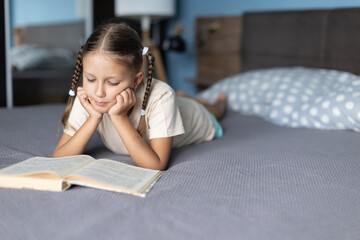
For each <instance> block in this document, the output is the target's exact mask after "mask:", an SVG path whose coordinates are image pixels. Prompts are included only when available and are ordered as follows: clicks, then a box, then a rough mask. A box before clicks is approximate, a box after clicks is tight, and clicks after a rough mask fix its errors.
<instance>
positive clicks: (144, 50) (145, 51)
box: [142, 47, 149, 55]
mask: <svg viewBox="0 0 360 240" xmlns="http://www.w3.org/2000/svg"><path fill="white" fill-rule="evenodd" d="M148 51H149V48H148V47H144V48H143V50H142V55H146V54H147V52H148Z"/></svg>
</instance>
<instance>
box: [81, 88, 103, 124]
mask: <svg viewBox="0 0 360 240" xmlns="http://www.w3.org/2000/svg"><path fill="white" fill-rule="evenodd" d="M76 95H77V97H78V98H79V100H80V103H81V105H82V106H83V107H84V108H85V110H86V112H87V113H88V114H89V115H90V117H93V118H95V119H101V118H102V115H103V114H102V113H99V112H97V111H96V110H95V109H94V108H93V106H92V105H91V103H90V100H89V98H88V96H87V94H86V93H85V91H84V88H83V87H78V88H77V94H76Z"/></svg>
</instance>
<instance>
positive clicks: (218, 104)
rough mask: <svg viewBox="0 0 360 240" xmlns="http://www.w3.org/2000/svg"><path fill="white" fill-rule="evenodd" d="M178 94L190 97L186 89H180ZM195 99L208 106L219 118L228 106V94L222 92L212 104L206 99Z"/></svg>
mask: <svg viewBox="0 0 360 240" xmlns="http://www.w3.org/2000/svg"><path fill="white" fill-rule="evenodd" d="M176 96H179V97H190V96H189V95H187V94H186V93H185V92H184V91H178V92H177V93H176ZM195 100H196V101H198V102H199V103H201V104H202V105H204V107H206V108H207V109H208V110H209V111H210V112H211V113H212V114H214V116H215V118H216V119H217V120H219V119H220V118H221V117H222V116H223V115H224V113H225V110H226V107H227V95H226V94H225V93H220V94H219V95H218V97H217V98H216V100H215V102H214V103H213V104H210V103H209V102H207V101H205V100H204V99H198V98H196V99H195Z"/></svg>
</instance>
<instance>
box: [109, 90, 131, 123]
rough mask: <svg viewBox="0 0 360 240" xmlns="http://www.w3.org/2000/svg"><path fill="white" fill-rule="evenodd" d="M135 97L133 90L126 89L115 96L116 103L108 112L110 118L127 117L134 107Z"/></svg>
mask: <svg viewBox="0 0 360 240" xmlns="http://www.w3.org/2000/svg"><path fill="white" fill-rule="evenodd" d="M135 103H136V95H135V92H134V90H132V89H130V88H127V89H125V90H124V91H122V92H121V93H120V94H118V95H117V96H116V103H115V105H114V106H112V107H111V108H110V110H109V115H110V117H113V116H127V113H128V111H129V110H130V109H131V108H132V107H133V106H134V105H135Z"/></svg>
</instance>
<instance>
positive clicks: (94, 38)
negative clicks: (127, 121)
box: [62, 22, 155, 136]
mask: <svg viewBox="0 0 360 240" xmlns="http://www.w3.org/2000/svg"><path fill="white" fill-rule="evenodd" d="M143 48H144V47H143V45H142V43H141V40H140V38H139V36H138V34H137V33H136V31H135V30H133V29H132V28H131V27H129V26H128V25H127V24H125V23H116V22H110V23H105V24H102V25H100V26H99V27H97V28H96V29H95V30H94V32H93V33H92V34H91V35H90V37H89V38H88V39H87V41H86V43H85V44H84V45H83V46H82V47H81V49H80V50H79V53H78V56H77V61H76V65H75V69H74V73H73V77H72V80H71V87H70V89H71V90H73V91H76V88H77V87H78V86H79V83H80V81H81V75H82V71H83V64H82V60H83V58H84V57H85V56H86V55H87V54H90V53H92V52H95V51H99V50H101V51H105V52H107V53H109V54H110V56H112V57H114V58H115V59H116V60H117V61H118V62H119V63H120V64H124V65H125V66H127V67H129V68H130V69H131V70H132V71H135V72H139V71H140V70H141V66H142V64H143V58H142V50H143ZM146 58H147V61H148V73H147V81H146V90H145V94H144V98H143V102H142V105H141V109H142V110H144V111H145V110H146V107H147V102H148V98H149V95H150V91H151V83H152V78H153V72H154V62H155V58H154V56H153V55H152V54H151V53H150V52H148V53H147V54H146ZM74 100H75V96H69V99H68V104H67V107H66V109H65V112H64V114H63V117H62V123H63V125H64V128H72V127H71V125H70V124H69V123H68V119H69V115H70V112H71V109H72V106H73V104H74ZM137 131H138V132H139V134H140V135H141V136H144V135H145V132H146V121H145V116H143V115H142V116H141V117H140V122H139V125H138V127H137Z"/></svg>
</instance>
